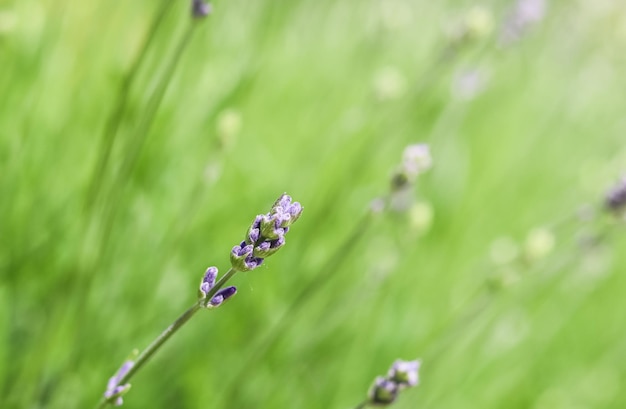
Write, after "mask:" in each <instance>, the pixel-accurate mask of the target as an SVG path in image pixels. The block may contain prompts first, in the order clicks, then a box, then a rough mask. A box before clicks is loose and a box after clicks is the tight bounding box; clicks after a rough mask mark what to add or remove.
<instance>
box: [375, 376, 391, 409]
mask: <svg viewBox="0 0 626 409" xmlns="http://www.w3.org/2000/svg"><path fill="white" fill-rule="evenodd" d="M397 397H398V384H396V383H395V382H394V381H392V380H390V379H387V378H384V377H382V376H379V377H377V378H376V380H375V381H374V384H373V385H372V387H371V388H370V390H369V403H370V404H372V405H377V406H387V405H390V404H392V403H393V402H395V400H396V398H397Z"/></svg>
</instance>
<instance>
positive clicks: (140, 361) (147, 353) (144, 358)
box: [97, 268, 237, 409]
mask: <svg viewBox="0 0 626 409" xmlns="http://www.w3.org/2000/svg"><path fill="white" fill-rule="evenodd" d="M236 272H237V270H235V269H234V268H230V269H229V270H228V271H227V272H226V274H224V275H223V276H222V278H220V279H219V281H218V282H217V283H215V286H213V288H211V290H209V292H208V293H207V295H206V298H205V300H211V299H212V298H213V297H214V296H215V294H216V293H217V292H218V291H219V290H220V289H221V288H222V287H223V286H224V284H226V282H227V281H228V280H230V279H231V278H232V276H233V275H235V273H236ZM202 302H203V300H200V302H198V303H196V304H194V305H193V306H191V307H190V308H189V309H188V310H187V311H185V312H184V313H183V314H182V315H181V316H180V317H178V318H177V319H176V321H174V322H173V323H172V324H171V325H170V326H169V327H167V328H166V329H165V331H163V332H162V333H161V334H160V335H159V336H158V337H157V338H156V339H155V340H154V341H152V343H151V344H150V345H148V347H147V348H146V349H144V350H143V351H142V352H141V354H139V356H138V357H137V359H136V360H134V365H133V366H132V367H131V368H130V369H129V370H128V372H126V374H125V375H124V376H123V377H122V378H121V379H120V380H119V381H118V383H117V384H118V385H124V384H126V383H127V382H128V381H129V380H130V378H132V377H133V375H134V374H135V373H137V371H139V369H141V368H142V367H143V366H144V365H145V364H146V362H148V361H149V360H150V358H151V357H152V355H154V353H155V352H156V351H158V350H159V348H161V346H162V345H163V344H164V343H165V341H167V340H168V339H169V338H170V337H171V336H172V335H174V334H175V333H176V331H178V330H179V329H180V328H181V327H182V326H183V325H185V323H187V321H189V320H190V319H191V317H193V316H194V314H195V313H196V312H198V311H199V310H200V309H202V308H203V304H202ZM110 403H111V401H110V400H108V399H106V398H104V397H103V398H102V399H101V400H100V402H99V403H98V406H97V408H98V409H103V408H106V407H107V406H108V405H109V404H110Z"/></svg>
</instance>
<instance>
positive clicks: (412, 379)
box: [387, 359, 420, 388]
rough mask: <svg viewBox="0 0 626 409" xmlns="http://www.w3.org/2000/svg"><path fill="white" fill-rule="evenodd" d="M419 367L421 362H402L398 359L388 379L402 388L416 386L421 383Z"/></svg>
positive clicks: (390, 370) (388, 374)
mask: <svg viewBox="0 0 626 409" xmlns="http://www.w3.org/2000/svg"><path fill="white" fill-rule="evenodd" d="M419 367H420V361H402V360H400V359H398V360H397V361H396V362H394V363H393V365H392V366H391V368H390V369H389V372H388V373H387V378H389V379H391V380H392V381H394V382H395V383H396V384H398V386H399V387H400V388H405V387H411V386H416V385H417V384H418V383H419V374H418V370H419Z"/></svg>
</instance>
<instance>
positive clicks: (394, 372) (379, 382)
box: [358, 359, 420, 408]
mask: <svg viewBox="0 0 626 409" xmlns="http://www.w3.org/2000/svg"><path fill="white" fill-rule="evenodd" d="M419 367H420V361H418V360H415V361H402V360H400V359H398V360H396V362H394V363H393V365H392V366H391V368H389V372H387V376H384V377H383V376H378V377H377V378H376V380H375V381H374V384H373V385H372V386H371V387H370V389H369V392H368V394H367V400H366V401H365V402H363V403H362V404H361V405H360V406H358V407H359V408H363V407H365V406H367V405H372V406H387V405H391V404H392V403H393V402H395V400H396V398H397V397H398V394H399V393H400V392H401V391H403V390H404V389H406V388H410V387H412V386H416V385H417V384H418V383H419V375H418V373H417V371H418V370H419Z"/></svg>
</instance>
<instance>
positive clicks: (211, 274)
mask: <svg viewBox="0 0 626 409" xmlns="http://www.w3.org/2000/svg"><path fill="white" fill-rule="evenodd" d="M217 273H218V271H217V267H209V268H207V270H206V273H204V277H203V278H202V281H201V282H200V288H199V291H198V297H199V301H200V303H201V305H202V306H203V307H205V308H215V307H219V306H220V305H222V303H223V302H224V301H226V300H227V299H229V298H230V297H232V296H233V295H235V294H237V288H235V287H226V288H222V289H221V290H219V291H218V292H217V293H216V294H215V295H214V296H213V297H212V298H211V299H210V300H207V299H206V297H207V294H208V293H209V291H210V290H211V288H213V287H214V286H215V281H216V279H217Z"/></svg>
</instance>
